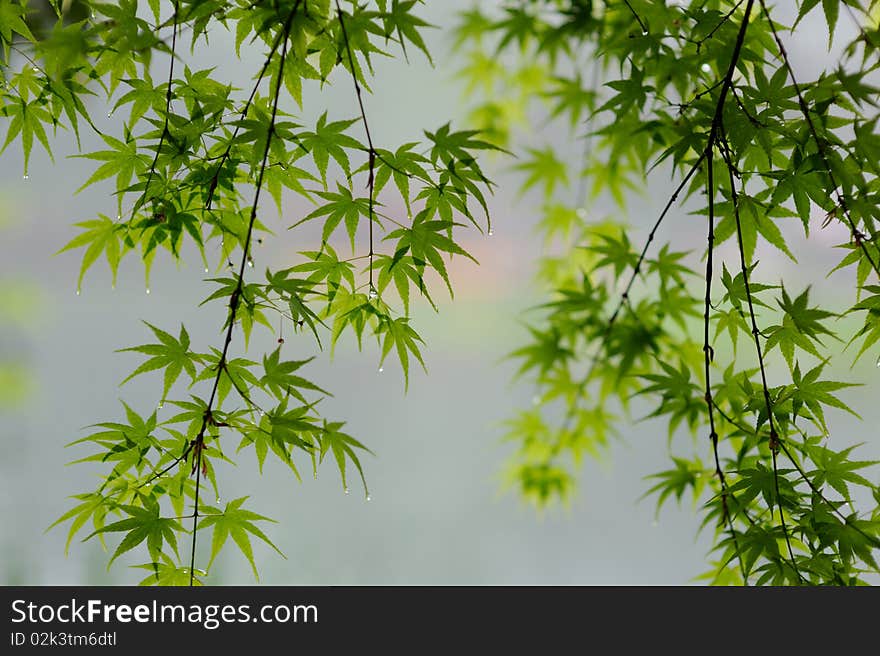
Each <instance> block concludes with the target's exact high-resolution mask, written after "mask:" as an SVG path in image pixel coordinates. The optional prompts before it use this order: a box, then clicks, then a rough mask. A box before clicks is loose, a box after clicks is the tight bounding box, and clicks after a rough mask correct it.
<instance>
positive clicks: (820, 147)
mask: <svg viewBox="0 0 880 656" xmlns="http://www.w3.org/2000/svg"><path fill="white" fill-rule="evenodd" d="M760 2H761V9H762V11H763V12H764V16H765V17H766V18H767V22H768V23H769V24H770V31H771V33H772V34H773V40H774V41H776V47H777V48H779V56H780V57H781V58H782V63H783V65H784V66H785V68H786V70H788V77H789V79H790V80H791V83H792V86H793V87H794V91H795V94H796V95H797V99H798V107H800V110H801V113H802V114H803V115H804V120H805V121H806V122H807V128H808V129H809V130H810V135H811V136H812V137H813V141H814V142H815V143H816V149H817V151H818V153H819V157H820V158H821V160H822V165H823V166H824V167H825V171H826V172H827V173H828V180H829V182H830V183H831V187H832V190H834V192H835V193H836V194H837V204H838V206H839V207H840V209H841V210H843V216H844V218H845V219H846V222H847V224H848V225H849V229H850V234H851V235H852V237H853V239H855V242H856V245H858V247H859V248H860V249H861V250H862V254H863V255H864V257H865V259H866V260H868V262H869V263H870V265H871V268H872V269H873V270H874V273H876V274H877V277H878V278H880V265H878V263H877V261H876V260H875V259H874V257H873V256H872V255H871V253H870V252H869V251H868V249H867V248H866V246H865V244H864V238H863V236H862V234H861V233H860V232H859V230H858V228H857V227H856V224H855V221H853V218H852V216H851V215H850V212H849V208H848V207H847V203H846V198H844V196H843V189H842V188H841V189H838V184H837V179H836V178H835V175H834V172H833V171H832V170H831V161H830V160H829V159H828V153H827V152H826V150H825V145H824V143H823V142H822V141H821V140H820V139H819V132H818V131H817V130H816V124H815V123H814V122H813V118H812V117H811V116H810V110H809V109H808V108H807V103H806V101H805V100H804V95H803V93H801V87H800V85H799V84H798V81H797V78H795V75H794V69H793V68H792V66H791V62H790V61H789V59H788V53H787V52H786V50H785V46H784V45H782V39H780V38H779V33H778V32H777V31H776V24H775V23H774V22H773V19H772V18H770V11H769V10H768V9H767V4H766V3H765V1H764V0H760ZM843 4H844V5H845V4H846V3H843Z"/></svg>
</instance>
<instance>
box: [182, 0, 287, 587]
mask: <svg viewBox="0 0 880 656" xmlns="http://www.w3.org/2000/svg"><path fill="white" fill-rule="evenodd" d="M301 2H302V0H297V1H296V2H295V3H294V5H293V8H292V9H291V10H290V14H288V16H287V20H286V21H285V23H284V27H283V28H282V30H281V37H280V42H281V61H280V63H279V70H278V81H277V83H276V85H275V92H274V96H273V99H272V116H271V118H270V119H269V128H268V132H267V134H266V144H265V146H264V147H263V158H262V161H261V162H260V169H259V173H258V174H257V182H256V191H255V192H254V202H253V204H252V205H251V213H250V220H249V222H248V230H247V235H246V237H245V242H244V246H243V247H242V255H241V264H240V266H239V270H238V283H237V284H236V286H235V289H234V290H233V292H232V294H231V296H230V298H229V320H228V324H229V325H228V326H227V328H226V338H225V339H224V342H223V350H222V352H221V354H220V359H219V361H218V363H217V375H216V376H215V377H214V385H213V387H212V389H211V396H210V397H209V400H208V407H207V408H206V409H205V412H204V415H203V417H202V425H201V428H200V429H199V432H198V434H197V435H196V437H195V439H193V440H192V441H191V442H190V444H189V445H188V446H187V451H191V452H192V454H193V471H194V473H195V476H196V489H195V498H194V506H193V515H192V518H193V530H192V534H193V539H192V551H191V554H190V570H189V584H190V586H192V585H193V581H194V576H195V561H196V537H197V535H198V521H199V491H200V484H201V472H202V456H203V451H204V447H205V430H206V428H207V427H208V426H209V425H212V426H219V425H221V424H219V423H218V422H217V421H216V420H215V419H214V418H213V416H212V408H213V405H214V399H215V398H216V396H217V389H218V387H219V385H220V377H221V376H222V375H223V372H224V371H225V368H226V357H227V354H228V353H229V346H230V344H231V343H232V329H233V327H234V326H235V315H236V312H237V310H238V304H239V302H240V300H241V292H242V289H243V288H244V272H245V268H246V266H247V261H248V258H249V250H250V244H251V236H252V234H253V230H254V223H255V222H256V219H257V207H258V205H259V202H260V192H261V191H262V188H263V174H264V173H265V171H266V162H267V160H268V157H269V147H270V145H271V144H272V137H273V135H274V134H275V119H276V116H277V114H278V99H279V98H280V96H281V87H282V85H283V83H284V63H285V59H286V57H287V41H288V39H289V37H290V30H291V27H292V25H293V19H294V17H295V16H296V13H297V11H298V10H299V6H300V4H301ZM277 43H278V40H276V44H277ZM276 47H277V45H276ZM270 59H271V57H270ZM267 67H268V63H266V64H264V66H263V70H262V72H261V77H262V75H263V74H265V71H266V68H267ZM254 93H256V92H254ZM253 95H254V94H251V98H253ZM218 171H219V169H218Z"/></svg>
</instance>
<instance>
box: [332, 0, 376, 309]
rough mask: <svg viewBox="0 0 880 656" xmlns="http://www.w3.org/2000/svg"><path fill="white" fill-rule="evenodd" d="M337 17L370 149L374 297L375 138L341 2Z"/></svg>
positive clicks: (371, 246) (372, 290) (368, 183)
mask: <svg viewBox="0 0 880 656" xmlns="http://www.w3.org/2000/svg"><path fill="white" fill-rule="evenodd" d="M336 15H337V16H338V17H339V27H340V28H342V39H343V41H344V42H345V52H346V53H347V55H348V67H349V71H350V72H351V81H352V82H354V91H355V94H356V95H357V100H358V107H360V110H361V119H362V120H363V122H364V131H365V132H366V133H367V146H368V147H369V149H370V150H369V167H370V171H369V177H368V179H367V186H368V187H369V189H370V205H369V208H370V209H369V224H370V290H369V295H370V296H371V297H372V296H374V295H375V294H376V288H375V286H374V285H373V203H374V197H375V170H376V149H375V148H374V147H373V137H372V136H371V135H370V124H369V123H368V122H367V112H366V111H365V110H364V99H363V97H362V94H361V85H360V84H359V83H358V80H357V69H356V68H355V65H354V55H352V52H351V44H350V43H349V41H348V31H347V30H346V29H345V20H344V18H343V12H342V7H340V5H339V0H336Z"/></svg>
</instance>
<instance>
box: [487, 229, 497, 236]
mask: <svg viewBox="0 0 880 656" xmlns="http://www.w3.org/2000/svg"><path fill="white" fill-rule="evenodd" d="M487 234H488V235H489V236H490V237H492V236H493V235H494V234H495V231H494V230H491V229H490V230H489V232H488V233H487Z"/></svg>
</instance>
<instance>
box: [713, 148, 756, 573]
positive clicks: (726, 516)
mask: <svg viewBox="0 0 880 656" xmlns="http://www.w3.org/2000/svg"><path fill="white" fill-rule="evenodd" d="M713 150H714V146H713V144H712V142H709V145H708V147H707V148H706V155H705V159H706V193H707V195H708V198H709V236H708V238H707V242H708V244H707V255H706V299H705V306H704V307H705V310H704V313H703V362H704V365H705V377H706V405H707V406H708V408H709V439H710V440H711V441H712V455H713V456H714V458H715V475H716V476H717V477H718V483H719V485H720V486H721V512H722V523H725V524H727V528H728V530H729V531H730V537H731V539H732V540H733V546H734V549H735V550H736V556H737V559H738V560H739V569H740V573H741V574H742V577H743V584H744V585H748V584H749V583H748V576H747V574H746V566H745V563H743V559H742V553H741V552H740V550H739V543H738V542H737V539H736V531H735V530H734V527H733V519H732V518H731V516H730V510H729V509H728V507H727V494H728V490H727V480H726V479H725V477H724V471H723V470H722V469H721V460H720V458H719V457H718V431H717V430H716V429H715V404H714V403H713V401H712V377H711V364H712V360H714V359H715V352H714V350H713V349H712V347H711V346H710V344H709V313H710V309H711V306H712V264H713V253H714V251H715V176H714V168H713V159H714V152H713Z"/></svg>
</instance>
